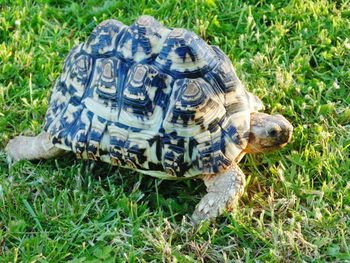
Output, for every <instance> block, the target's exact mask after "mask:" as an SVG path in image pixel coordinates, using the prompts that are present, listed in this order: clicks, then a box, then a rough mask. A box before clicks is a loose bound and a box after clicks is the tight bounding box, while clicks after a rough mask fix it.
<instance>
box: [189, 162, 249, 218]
mask: <svg viewBox="0 0 350 263" xmlns="http://www.w3.org/2000/svg"><path fill="white" fill-rule="evenodd" d="M203 180H204V183H205V185H206V186H207V192H208V193H207V194H206V195H205V196H204V197H203V198H202V200H201V201H200V202H199V204H198V205H197V206H196V209H195V211H194V213H193V215H192V222H193V223H194V225H198V224H199V223H200V222H201V221H203V220H210V221H212V220H214V219H215V218H216V217H217V216H219V215H221V214H222V213H223V211H224V210H230V209H232V208H233V207H234V205H236V203H237V201H238V199H239V197H240V196H241V195H242V194H243V191H244V186H245V176H244V174H243V172H242V170H241V169H240V168H239V167H238V166H237V164H236V163H234V164H232V165H231V166H230V167H229V168H228V169H227V170H226V171H224V172H222V173H220V174H214V175H206V176H204V178H203Z"/></svg>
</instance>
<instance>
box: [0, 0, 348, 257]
mask: <svg viewBox="0 0 350 263" xmlns="http://www.w3.org/2000/svg"><path fill="white" fill-rule="evenodd" d="M349 7H350V3H349V1H329V2H328V1H315V2H312V1H310V0H305V1H298V0H294V1H277V0H271V1H268V0H266V1H263V0H262V1H243V0H242V1H229V0H206V1H204V0H194V1H193V0H192V1H180V0H149V1H147V0H119V1H114V0H113V1H104V2H100V1H97V0H86V1H83V2H82V3H78V2H76V3H75V2H72V1H71V0H57V1H54V0H48V1H44V0H38V1H30V0H28V1H24V0H23V1H21V0H17V1H6V0H0V10H1V13H0V149H3V148H4V147H5V145H6V143H7V142H8V140H9V139H10V138H12V137H14V136H16V135H18V134H37V133H38V132H39V131H40V129H41V127H42V123H43V119H44V115H45V111H46V109H47V107H48V96H49V94H50V88H51V86H52V85H53V83H54V81H55V79H56V78H57V76H58V75H59V74H60V72H61V67H62V63H63V60H64V57H65V56H66V55H67V53H68V51H69V50H70V49H71V48H72V47H73V46H74V45H76V44H77V43H79V42H81V41H84V40H86V38H87V36H88V35H89V34H90V32H91V31H92V29H93V28H94V27H95V26H96V25H97V24H98V23H99V22H101V21H103V20H104V19H107V18H115V19H118V20H121V21H122V22H124V23H125V24H130V23H132V22H133V21H134V20H135V18H136V17H138V16H139V15H141V14H149V15H153V16H155V17H156V18H157V19H159V20H160V21H162V22H163V23H164V24H166V25H167V26H172V27H185V28H188V29H190V30H192V31H195V32H196V33H197V34H199V35H201V36H202V37H203V38H204V39H205V40H206V41H207V42H209V43H211V44H214V45H218V46H220V47H221V48H222V49H223V50H224V52H225V53H226V54H228V56H229V57H230V58H231V60H232V62H233V64H234V66H235V68H236V70H237V73H238V75H239V76H240V78H241V79H242V81H243V82H244V83H245V84H246V86H247V89H249V90H251V91H253V92H254V93H255V94H257V95H258V96H259V97H260V98H262V100H263V101H264V103H265V105H266V108H267V109H266V111H267V112H271V113H277V112H279V113H282V114H283V115H285V116H286V117H287V118H288V119H289V120H290V121H291V122H292V123H293V125H294V127H295V132H294V137H293V141H292V142H291V143H290V144H289V145H288V146H287V147H286V148H285V149H283V150H281V151H279V152H276V153H271V154H264V155H255V156H247V157H245V158H244V159H243V161H242V163H241V167H242V169H243V170H244V172H245V173H246V175H247V182H248V183H247V188H246V192H245V194H244V196H243V198H242V199H241V201H240V202H239V206H238V208H237V209H236V210H235V211H234V212H233V213H225V214H224V216H222V217H220V218H219V219H218V221H217V222H216V224H214V225H208V224H203V225H202V226H201V227H200V228H199V229H193V228H192V227H191V226H190V225H189V224H188V220H187V217H186V216H187V215H188V214H190V213H191V212H192V211H193V209H194V207H195V205H196V203H197V202H198V201H199V199H200V198H201V196H202V195H203V194H204V192H205V188H204V186H203V184H202V183H201V182H200V181H193V180H192V181H183V182H168V181H160V180H157V179H154V178H150V177H147V176H142V175H140V174H138V173H135V172H130V171H128V170H123V169H118V168H114V167H110V166H108V165H104V164H93V163H90V162H87V161H78V160H74V158H72V157H73V156H72V155H71V156H68V157H65V158H63V159H60V160H50V161H45V162H36V163H35V162H26V161H23V162H20V163H18V164H16V165H15V166H13V167H11V168H8V166H7V164H6V162H5V160H6V157H5V154H4V153H3V151H1V154H0V261H1V262H66V261H69V262H101V261H105V262H115V261H117V262H121V261H126V262H150V261H153V262H158V261H164V262H170V261H171V262H219V261H220V262H223V261H238V260H240V261H247V262H251V261H268V262H302V261H304V262H305V261H306V262H326V261H333V262H341V261H350V245H349V244H350V216H349V215H350V161H349V157H350V108H349V105H350V95H349V94H350V92H349V90H350V71H349V68H350V12H349Z"/></svg>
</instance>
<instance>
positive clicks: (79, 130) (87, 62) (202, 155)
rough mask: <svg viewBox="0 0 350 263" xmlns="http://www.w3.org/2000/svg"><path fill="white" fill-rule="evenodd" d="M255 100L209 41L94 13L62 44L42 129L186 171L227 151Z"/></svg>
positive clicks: (77, 146)
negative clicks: (95, 21) (81, 36)
mask: <svg viewBox="0 0 350 263" xmlns="http://www.w3.org/2000/svg"><path fill="white" fill-rule="evenodd" d="M261 108H262V104H261V102H260V101H259V99H257V98H256V97H255V96H254V95H252V94H251V93H249V92H247V91H246V90H245V89H244V87H243V86H242V84H241V83H240V81H239V79H238V78H237V76H236V74H235V72H234V69H233V67H232V64H231V62H230V60H229V59H228V58H227V57H226V56H225V55H224V54H223V52H222V51H221V50H220V49H219V48H218V47H215V46H209V45H208V44H206V43H205V42H204V41H203V40H202V39H201V38H200V37H198V36H197V35H195V34H194V33H192V32H189V31H187V30H184V29H177V28H175V29H168V28H165V27H163V26H162V25H161V24H160V23H159V22H158V21H157V20H155V19H154V18H152V17H149V16H142V17H140V18H139V19H138V20H137V21H136V22H135V23H134V24H133V25H131V26H130V27H128V26H125V25H123V24H122V23H121V22H119V21H116V20H107V21H105V22H102V23H101V24H100V25H98V26H97V27H96V28H95V29H94V31H93V32H92V34H91V36H90V37H89V38H88V40H87V41H86V42H85V43H84V44H81V45H79V46H77V47H75V48H74V49H73V50H72V51H71V52H70V53H69V55H68V57H67V58H66V61H65V63H64V68H63V73H62V74H61V76H60V77H59V78H58V79H57V81H56V84H55V86H54V89H53V92H52V96H51V101H50V107H49V109H48V111H47V115H46V122H45V127H44V129H45V130H46V131H48V132H49V133H50V134H51V138H52V141H53V143H54V144H55V145H56V146H57V147H60V148H63V149H66V150H70V151H73V152H75V153H76V154H77V156H78V157H80V158H88V159H94V160H101V161H104V162H109V163H112V164H113V165H121V166H125V167H130V168H133V169H137V170H139V171H141V172H143V173H146V174H150V175H154V176H159V177H168V178H177V177H182V176H186V177H190V176H196V175H199V174H213V173H217V172H218V171H221V170H223V169H225V167H227V166H228V165H230V164H231V162H234V161H235V160H237V158H238V156H240V154H241V151H242V149H243V148H244V147H245V146H246V144H247V136H248V134H249V133H248V132H249V123H250V113H251V112H252V111H256V110H259V109H261Z"/></svg>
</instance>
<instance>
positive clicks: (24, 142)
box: [5, 132, 65, 162]
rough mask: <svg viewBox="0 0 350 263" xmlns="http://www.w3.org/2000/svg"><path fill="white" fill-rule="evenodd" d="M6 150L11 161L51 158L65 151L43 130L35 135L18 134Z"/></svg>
mask: <svg viewBox="0 0 350 263" xmlns="http://www.w3.org/2000/svg"><path fill="white" fill-rule="evenodd" d="M5 151H6V152H7V156H8V157H7V158H8V160H9V162H17V161H20V160H36V159H50V158H54V157H57V156H60V155H62V154H63V153H64V152H65V151H64V150H62V149H59V148H57V147H55V146H54V145H53V144H52V142H51V140H50V139H49V134H48V133H47V132H41V133H40V134H39V135H38V136H35V137H28V136H18V137H16V138H14V139H12V140H10V141H9V143H8V144H7V146H6V148H5Z"/></svg>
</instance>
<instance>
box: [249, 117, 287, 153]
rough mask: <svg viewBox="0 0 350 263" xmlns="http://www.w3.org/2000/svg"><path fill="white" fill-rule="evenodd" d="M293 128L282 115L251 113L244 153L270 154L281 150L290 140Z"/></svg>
mask: <svg viewBox="0 0 350 263" xmlns="http://www.w3.org/2000/svg"><path fill="white" fill-rule="evenodd" d="M292 133H293V126H292V124H291V123H290V122H289V121H288V120H287V119H286V118H284V117H283V116H282V115H269V114H266V113H261V112H253V113H251V115H250V134H249V141H248V145H247V147H246V149H245V150H244V152H245V153H262V152H270V151H274V150H277V149H279V148H282V147H283V146H285V145H286V144H287V143H288V142H289V141H290V140H291V138H292Z"/></svg>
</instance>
